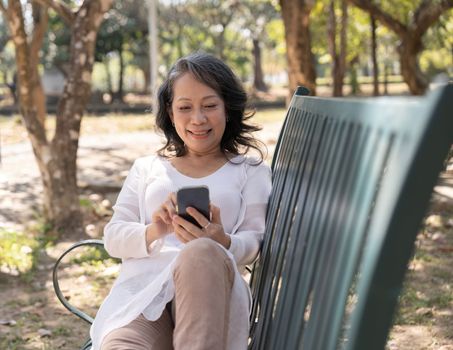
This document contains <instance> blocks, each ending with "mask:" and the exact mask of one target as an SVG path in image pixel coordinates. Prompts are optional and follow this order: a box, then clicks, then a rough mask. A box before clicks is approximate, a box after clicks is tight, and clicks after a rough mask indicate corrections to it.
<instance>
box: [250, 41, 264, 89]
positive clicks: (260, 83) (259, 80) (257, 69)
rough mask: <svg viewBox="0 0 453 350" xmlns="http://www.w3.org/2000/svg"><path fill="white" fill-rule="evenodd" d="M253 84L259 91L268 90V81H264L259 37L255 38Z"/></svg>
mask: <svg viewBox="0 0 453 350" xmlns="http://www.w3.org/2000/svg"><path fill="white" fill-rule="evenodd" d="M253 59H254V67H253V68H254V69H253V73H254V76H253V86H254V87H255V89H256V90H258V91H265V92H266V91H267V90H268V89H267V86H266V83H265V82H264V74H263V67H262V62H261V46H260V42H259V40H258V39H253Z"/></svg>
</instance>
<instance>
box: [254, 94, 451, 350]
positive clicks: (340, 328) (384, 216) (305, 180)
mask: <svg viewBox="0 0 453 350" xmlns="http://www.w3.org/2000/svg"><path fill="white" fill-rule="evenodd" d="M452 111H453V86H446V87H444V88H442V89H438V90H437V91H434V92H432V93H431V94H430V95H429V96H428V97H426V98H413V97H403V98H380V99H370V100H367V99H365V100H335V99H320V98H316V97H308V96H300V95H297V94H296V95H295V96H294V97H293V100H292V101H291V105H290V108H289V110H288V113H287V117H286V120H285V123H284V127H283V129H282V132H281V134H280V139H279V141H278V144H277V149H276V154H275V155H274V160H273V164H272V167H273V176H274V177H273V191H272V195H271V199H270V203H269V208H268V217H267V227H266V234H265V241H264V243H263V247H262V256H261V258H260V262H259V263H258V264H257V266H256V268H255V271H254V274H253V276H252V282H251V283H252V288H253V297H254V305H253V309H252V332H251V344H250V349H285V350H286V349H302V348H303V349H310V350H313V349H320V350H328V349H337V348H345V349H383V348H384V345H385V341H386V337H387V334H388V330H389V328H390V325H391V320H392V315H393V312H394V309H395V305H396V301H397V297H398V294H399V290H400V288H401V284H402V280H403V277H404V272H405V270H406V266H407V262H408V260H409V258H410V255H411V253H412V249H413V243H414V241H415V238H416V234H417V229H418V227H419V225H420V222H421V219H422V217H423V215H424V211H425V210H426V207H427V204H428V202H429V196H430V193H431V191H432V188H433V185H434V183H435V181H436V177H437V175H438V173H439V171H440V169H441V165H442V160H443V157H444V156H445V155H446V153H447V150H448V148H449V146H450V144H451V143H452V142H453V116H452V115H451V114H452Z"/></svg>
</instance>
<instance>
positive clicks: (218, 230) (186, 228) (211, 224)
mask: <svg viewBox="0 0 453 350" xmlns="http://www.w3.org/2000/svg"><path fill="white" fill-rule="evenodd" d="M186 210H187V213H188V214H189V215H191V216H192V217H193V218H194V219H195V220H196V221H197V222H198V223H199V224H200V226H201V227H202V228H199V227H198V226H196V225H194V224H192V223H191V222H189V221H187V220H185V219H183V218H182V217H180V216H178V215H174V216H173V228H174V230H175V234H176V237H177V238H178V239H179V240H180V241H181V242H183V243H187V242H189V241H192V240H194V239H197V238H201V237H208V238H211V239H213V240H214V241H216V242H218V243H220V244H221V245H223V246H224V247H225V248H226V249H229V248H230V244H231V240H230V236H229V235H227V234H226V233H225V231H224V230H223V225H222V220H221V218H220V208H218V207H216V206H215V205H213V204H210V210H211V221H209V220H208V219H206V218H205V217H204V215H203V214H201V213H200V212H199V211H198V210H196V209H195V208H192V207H188V208H187V209H186Z"/></svg>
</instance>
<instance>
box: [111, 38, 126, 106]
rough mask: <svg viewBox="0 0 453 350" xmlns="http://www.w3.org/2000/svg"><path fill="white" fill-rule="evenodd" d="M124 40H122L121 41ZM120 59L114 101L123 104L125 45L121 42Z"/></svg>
mask: <svg viewBox="0 0 453 350" xmlns="http://www.w3.org/2000/svg"><path fill="white" fill-rule="evenodd" d="M121 40H122V39H121ZM118 57H119V60H120V70H119V72H118V90H117V91H116V92H115V93H114V95H113V100H116V101H118V102H123V96H124V57H123V43H122V42H121V45H120V49H119V50H118Z"/></svg>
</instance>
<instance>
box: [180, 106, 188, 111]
mask: <svg viewBox="0 0 453 350" xmlns="http://www.w3.org/2000/svg"><path fill="white" fill-rule="evenodd" d="M178 109H179V110H180V111H181V112H185V111H189V110H190V106H181V107H178Z"/></svg>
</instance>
